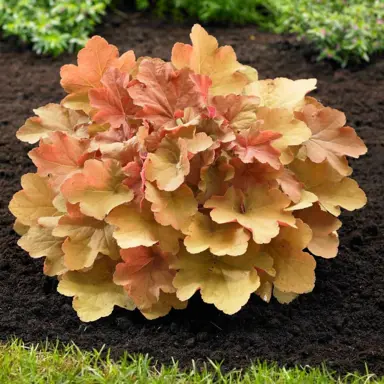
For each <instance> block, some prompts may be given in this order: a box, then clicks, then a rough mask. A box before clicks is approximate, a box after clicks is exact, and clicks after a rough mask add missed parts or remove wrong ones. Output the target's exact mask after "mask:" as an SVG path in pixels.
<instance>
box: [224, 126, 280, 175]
mask: <svg viewBox="0 0 384 384" xmlns="http://www.w3.org/2000/svg"><path fill="white" fill-rule="evenodd" d="M279 137H281V134H280V133H277V132H272V131H260V129H259V124H255V125H252V126H251V128H249V129H245V130H243V131H241V132H240V134H238V135H237V136H236V141H235V142H234V143H233V145H232V146H231V149H232V150H233V151H234V153H235V154H236V155H237V156H238V157H239V158H240V160H241V161H242V162H243V163H253V162H254V161H259V162H260V163H263V164H265V163H267V164H269V165H270V166H271V167H273V168H275V169H279V168H280V166H281V163H280V161H279V156H280V151H279V150H277V149H276V148H274V146H273V142H274V141H275V140H276V139H278V138H279Z"/></svg>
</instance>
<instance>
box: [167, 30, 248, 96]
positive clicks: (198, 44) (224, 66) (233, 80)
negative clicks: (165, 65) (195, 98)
mask: <svg viewBox="0 0 384 384" xmlns="http://www.w3.org/2000/svg"><path fill="white" fill-rule="evenodd" d="M190 36H191V40H192V46H191V45H189V44H182V43H176V44H175V45H174V47H173V49H172V64H173V65H174V66H175V67H176V68H178V69H180V68H184V67H188V68H191V69H192V70H193V71H194V72H195V73H198V74H202V75H208V76H209V77H210V78H211V80H212V88H211V89H210V92H211V94H212V95H227V94H229V93H234V94H239V93H241V91H242V89H243V88H244V86H245V85H246V84H247V83H248V82H249V80H248V77H247V76H246V74H244V73H242V72H243V71H245V70H246V68H245V67H244V66H243V65H241V64H240V63H239V62H238V61H237V58H236V54H235V52H234V50H233V48H232V47H230V46H224V47H220V48H219V45H218V43H217V40H216V39H215V38H214V37H213V36H210V35H208V33H207V32H206V31H205V29H204V28H202V27H201V26H200V25H198V24H196V25H194V26H193V28H192V33H191V35H190Z"/></svg>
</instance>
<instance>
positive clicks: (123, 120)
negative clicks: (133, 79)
mask: <svg viewBox="0 0 384 384" xmlns="http://www.w3.org/2000/svg"><path fill="white" fill-rule="evenodd" d="M129 80H130V78H129V75H128V74H125V73H121V72H120V71H119V70H118V69H116V68H110V69H108V70H107V71H106V72H105V73H104V75H103V77H102V79H101V83H102V85H103V87H101V88H94V89H91V90H90V91H89V100H90V103H91V106H92V107H93V108H95V109H96V110H97V112H96V113H95V114H94V115H93V116H92V118H93V120H94V121H96V122H97V123H100V124H106V123H109V124H110V126H111V127H112V128H119V127H120V126H121V125H124V126H125V127H128V123H127V119H128V118H129V117H131V118H133V116H134V115H135V113H136V112H137V110H138V108H137V107H136V106H135V105H134V104H133V100H132V99H131V97H130V96H129V94H128V87H129Z"/></svg>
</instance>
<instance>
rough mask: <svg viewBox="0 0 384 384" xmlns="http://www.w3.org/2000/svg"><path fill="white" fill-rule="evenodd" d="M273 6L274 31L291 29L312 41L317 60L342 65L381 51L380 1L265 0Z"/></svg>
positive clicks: (383, 15) (383, 19) (383, 11)
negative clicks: (326, 60) (317, 52)
mask: <svg viewBox="0 0 384 384" xmlns="http://www.w3.org/2000/svg"><path fill="white" fill-rule="evenodd" d="M268 1H270V2H271V4H272V6H273V8H274V15H275V20H276V27H275V28H274V31H275V32H278V33H281V32H293V33H296V34H297V35H298V36H299V38H304V39H306V40H308V41H309V42H311V43H313V44H314V46H315V48H316V49H317V50H318V51H319V56H318V59H319V60H321V59H325V58H327V59H332V60H335V61H337V62H339V63H340V64H341V65H342V66H345V65H347V64H348V63H349V62H356V61H361V60H364V61H369V57H370V56H371V55H372V53H374V52H378V51H384V1H382V0H312V1H310V0H268Z"/></svg>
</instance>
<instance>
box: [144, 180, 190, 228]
mask: <svg viewBox="0 0 384 384" xmlns="http://www.w3.org/2000/svg"><path fill="white" fill-rule="evenodd" d="M145 186H146V188H145V198H146V199H147V200H148V201H150V202H151V203H152V212H154V216H155V219H156V221H157V222H158V223H159V224H161V225H164V226H167V225H171V226H172V227H173V228H175V229H177V230H180V229H182V228H184V227H185V226H188V225H189V223H190V221H191V217H192V216H193V215H194V214H195V213H196V212H197V201H196V199H195V198H194V196H193V192H192V190H191V189H190V188H189V187H188V186H187V185H185V184H183V185H181V186H180V187H179V188H178V189H176V190H175V191H172V192H167V191H160V190H158V189H157V188H155V187H154V186H153V185H152V184H151V183H148V182H147V183H146V184H145Z"/></svg>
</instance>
